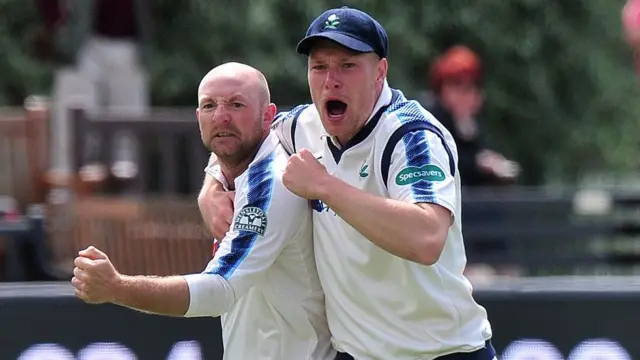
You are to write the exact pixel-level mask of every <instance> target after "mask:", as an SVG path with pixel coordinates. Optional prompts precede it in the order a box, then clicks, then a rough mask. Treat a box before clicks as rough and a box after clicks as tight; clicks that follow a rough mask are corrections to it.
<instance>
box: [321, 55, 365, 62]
mask: <svg viewBox="0 0 640 360" xmlns="http://www.w3.org/2000/svg"><path fill="white" fill-rule="evenodd" d="M358 55H360V54H353V55H343V56H340V57H339V58H338V59H339V61H341V62H342V61H353V60H355V59H357V58H358ZM309 61H310V62H312V63H317V64H324V63H327V62H328V61H327V60H326V59H325V57H324V56H323V58H322V59H314V58H313V57H309Z"/></svg>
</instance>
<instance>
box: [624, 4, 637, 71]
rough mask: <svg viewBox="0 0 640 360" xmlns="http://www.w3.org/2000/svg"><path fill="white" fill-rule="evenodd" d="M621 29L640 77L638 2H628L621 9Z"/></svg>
mask: <svg viewBox="0 0 640 360" xmlns="http://www.w3.org/2000/svg"><path fill="white" fill-rule="evenodd" d="M622 29H623V30H624V33H625V34H624V35H625V39H626V41H627V43H628V44H629V46H631V48H632V49H633V50H634V57H635V62H636V73H637V74H638V76H640V0H628V1H627V3H626V5H625V6H624V8H623V9H622Z"/></svg>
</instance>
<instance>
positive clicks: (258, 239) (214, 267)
mask: <svg viewBox="0 0 640 360" xmlns="http://www.w3.org/2000/svg"><path fill="white" fill-rule="evenodd" d="M272 157H273V155H271V156H269V157H267V158H266V159H264V160H262V161H260V162H258V163H257V164H255V165H252V166H251V167H250V168H249V173H248V176H247V178H246V179H247V183H246V184H243V186H242V188H241V189H242V191H238V192H236V198H235V201H234V202H235V210H234V217H233V219H234V220H233V224H232V226H231V229H230V230H229V232H228V233H227V234H226V236H225V237H224V239H223V240H222V241H221V242H220V244H219V247H218V249H217V251H216V253H215V255H214V258H213V259H212V260H211V262H210V263H209V265H208V266H207V268H206V269H205V271H204V273H207V274H215V275H219V276H220V277H222V278H224V279H225V280H226V281H227V282H228V283H229V284H230V286H231V288H232V289H233V292H234V294H235V297H236V299H237V298H239V297H240V296H242V294H244V293H246V292H247V291H248V290H249V289H250V288H251V287H252V286H253V285H255V284H256V282H257V281H258V280H259V279H260V278H261V277H262V276H263V275H264V272H265V271H266V270H268V269H269V267H271V265H272V264H273V263H274V262H275V261H276V258H277V257H278V256H279V254H280V252H281V251H282V249H283V248H284V247H285V246H286V244H287V243H288V241H289V240H290V239H292V238H294V237H295V235H296V233H298V232H299V228H300V227H301V226H302V223H301V221H298V220H297V219H299V218H298V217H297V214H299V213H300V211H305V210H306V211H308V207H307V203H306V202H305V201H304V200H303V199H301V198H298V197H296V196H295V195H293V194H292V193H290V192H289V191H287V190H286V188H285V187H284V185H283V184H282V181H281V178H280V177H277V176H275V174H274V170H273V168H272V167H273V164H272V161H270V160H269V159H271V158H272Z"/></svg>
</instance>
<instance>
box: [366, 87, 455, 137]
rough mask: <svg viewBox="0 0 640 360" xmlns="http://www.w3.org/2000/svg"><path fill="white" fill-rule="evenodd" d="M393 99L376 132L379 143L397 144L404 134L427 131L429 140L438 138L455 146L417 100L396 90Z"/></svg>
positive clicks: (437, 122) (442, 126) (438, 123)
mask: <svg viewBox="0 0 640 360" xmlns="http://www.w3.org/2000/svg"><path fill="white" fill-rule="evenodd" d="M394 91H397V92H398V93H397V94H396V96H395V98H396V99H395V101H394V102H393V103H392V104H391V105H389V107H388V108H387V110H386V111H385V121H383V122H382V128H381V129H380V131H378V133H377V137H378V138H379V139H380V140H381V141H379V143H381V144H385V145H386V144H387V143H389V142H392V143H393V144H392V145H393V146H395V144H397V142H398V141H399V140H401V139H402V138H403V137H404V136H405V135H406V134H410V133H415V132H419V131H423V132H427V137H428V138H429V139H430V140H436V139H439V140H441V141H444V142H445V143H447V145H449V146H453V147H455V142H454V140H453V137H452V136H451V133H450V132H449V130H447V128H446V127H445V126H444V125H443V124H442V123H441V122H440V121H439V120H438V119H437V118H436V117H435V116H434V114H432V113H431V112H430V111H428V110H426V109H425V108H424V107H423V106H422V105H421V104H420V103H419V102H418V101H415V100H408V99H407V98H405V97H404V96H403V95H402V93H401V92H399V91H398V90H394Z"/></svg>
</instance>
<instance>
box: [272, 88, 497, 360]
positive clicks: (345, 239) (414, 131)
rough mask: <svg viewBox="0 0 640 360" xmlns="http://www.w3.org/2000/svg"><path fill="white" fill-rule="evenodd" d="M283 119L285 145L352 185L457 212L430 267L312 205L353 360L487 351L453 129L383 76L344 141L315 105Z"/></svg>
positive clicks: (341, 342) (336, 314) (338, 330)
mask: <svg viewBox="0 0 640 360" xmlns="http://www.w3.org/2000/svg"><path fill="white" fill-rule="evenodd" d="M387 105H388V108H387V107H386V106H387ZM277 120H278V122H277V123H275V124H274V128H275V130H276V133H277V134H278V137H280V139H281V141H282V142H283V145H285V147H287V148H288V150H289V151H290V150H293V151H297V150H299V149H302V148H307V149H309V150H311V151H312V152H313V153H314V155H315V156H316V157H318V158H320V161H321V162H322V163H323V164H324V165H325V167H326V168H327V171H328V172H329V173H330V174H332V175H334V176H336V177H338V178H340V179H341V180H343V181H345V182H347V183H348V184H350V185H351V186H354V187H356V188H358V189H361V190H364V191H366V192H368V193H371V194H375V195H378V196H381V197H385V198H391V199H396V200H401V201H407V202H411V203H433V204H438V205H441V206H443V207H445V208H447V209H449V210H450V211H451V213H452V215H453V216H454V222H453V224H452V226H451V228H450V229H449V233H448V237H447V240H446V244H445V247H444V250H443V251H442V255H441V256H440V259H439V260H438V262H437V263H436V264H434V265H432V266H425V265H420V264H417V263H414V262H411V261H408V260H404V259H401V258H399V257H397V256H395V255H392V254H390V253H388V252H386V251H384V250H382V249H381V248H379V247H378V246H376V245H374V244H373V243H372V242H370V241H369V240H367V239H366V238H365V237H364V236H363V235H361V234H360V233H359V232H358V231H356V230H355V229H354V228H353V227H351V226H350V225H349V224H347V223H346V222H345V221H344V220H342V219H341V218H340V217H339V216H337V215H336V214H335V213H334V212H333V211H332V210H331V209H329V208H327V206H326V205H324V204H322V203H321V202H319V201H317V200H316V201H314V202H313V203H314V209H315V210H316V211H314V216H313V222H314V224H313V227H314V237H315V239H314V240H315V254H316V263H317V267H318V272H319V274H320V281H321V283H322V287H323V289H324V292H325V296H326V305H327V316H328V319H329V328H330V329H331V332H332V334H333V342H334V345H335V347H336V348H337V349H338V350H339V351H344V352H348V353H350V354H351V355H352V356H354V357H355V358H356V359H357V360H366V359H397V360H401V359H407V360H408V359H411V360H415V359H424V360H428V359H434V358H437V357H439V356H443V355H446V354H451V353H456V352H472V351H475V350H478V349H481V348H482V347H483V346H484V345H485V341H486V340H489V339H490V338H491V327H490V324H489V321H488V320H487V314H486V311H485V309H484V308H483V307H481V306H480V305H478V304H477V303H476V302H475V301H474V299H473V297H472V287H471V284H470V283H469V281H468V280H467V279H466V278H465V276H464V275H463V270H464V268H465V265H466V255H465V248H464V244H463V237H462V230H461V223H460V220H461V215H460V206H461V200H460V198H461V196H460V177H459V174H458V170H457V165H456V162H457V157H458V155H457V149H456V146H455V143H454V140H453V138H452V137H451V134H450V133H449V132H448V131H447V130H446V129H445V128H444V127H443V126H442V125H441V124H440V123H439V122H438V121H437V120H436V119H435V118H434V117H433V116H432V115H431V114H430V113H429V112H427V111H426V110H424V109H423V108H422V107H421V106H420V105H419V104H418V103H417V102H416V101H409V100H407V99H406V98H405V97H404V95H403V94H402V93H401V92H400V91H398V90H392V89H390V88H389V87H388V85H387V84H386V82H385V86H384V89H383V91H382V94H381V96H380V98H379V99H378V103H377V104H376V106H375V108H374V111H373V115H372V116H371V118H370V119H369V121H368V122H367V123H366V125H365V126H364V128H363V129H362V130H361V131H360V133H358V134H357V135H356V136H355V137H354V139H353V140H352V141H351V142H350V143H348V144H345V146H344V147H342V148H340V147H339V145H337V142H334V140H333V139H332V138H331V137H330V136H328V135H327V134H326V133H325V131H324V129H323V127H322V125H321V121H320V117H319V115H318V112H317V110H316V108H315V107H314V106H313V105H311V106H299V107H296V108H294V109H293V110H291V111H290V112H289V113H283V114H280V115H279V116H278V118H277ZM371 221H384V219H371Z"/></svg>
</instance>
